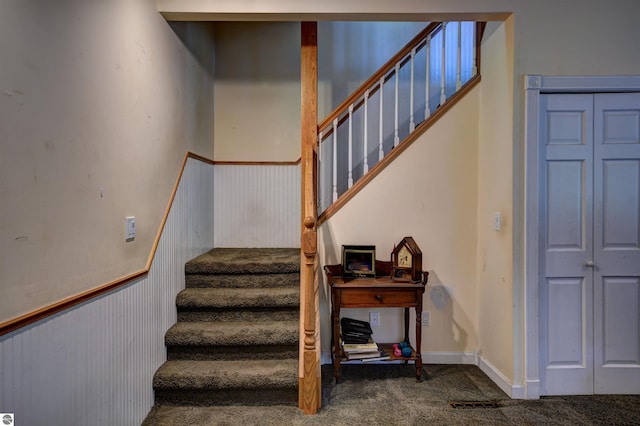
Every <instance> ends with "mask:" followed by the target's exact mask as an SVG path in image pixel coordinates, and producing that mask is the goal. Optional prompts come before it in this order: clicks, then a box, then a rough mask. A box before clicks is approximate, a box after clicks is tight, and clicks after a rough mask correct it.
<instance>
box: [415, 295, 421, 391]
mask: <svg viewBox="0 0 640 426" xmlns="http://www.w3.org/2000/svg"><path fill="white" fill-rule="evenodd" d="M421 352H422V295H420V297H418V303H417V304H416V381H418V382H421V381H422V353H421Z"/></svg>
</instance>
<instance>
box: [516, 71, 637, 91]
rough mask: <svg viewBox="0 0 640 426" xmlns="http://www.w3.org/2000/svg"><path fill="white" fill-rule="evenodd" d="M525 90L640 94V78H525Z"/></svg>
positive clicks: (538, 76)
mask: <svg viewBox="0 0 640 426" xmlns="http://www.w3.org/2000/svg"><path fill="white" fill-rule="evenodd" d="M525 90H539V91H540V92H543V93H559V92H560V93H597V92H640V76H597V77H586V76H540V75H527V76H525Z"/></svg>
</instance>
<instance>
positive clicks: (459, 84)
mask: <svg viewBox="0 0 640 426" xmlns="http://www.w3.org/2000/svg"><path fill="white" fill-rule="evenodd" d="M461 56H462V22H458V62H457V64H456V90H460V88H461V87H462V81H461V80H460V67H461V65H460V61H461Z"/></svg>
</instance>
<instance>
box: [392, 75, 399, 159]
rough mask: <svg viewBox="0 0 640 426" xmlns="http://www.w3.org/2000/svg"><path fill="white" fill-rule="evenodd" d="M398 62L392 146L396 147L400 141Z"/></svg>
mask: <svg viewBox="0 0 640 426" xmlns="http://www.w3.org/2000/svg"><path fill="white" fill-rule="evenodd" d="M399 80H400V62H398V63H397V64H396V98H395V121H394V128H393V146H394V147H396V146H398V144H399V143H400V138H399V137H398V91H399V89H398V85H399V83H400V81H399Z"/></svg>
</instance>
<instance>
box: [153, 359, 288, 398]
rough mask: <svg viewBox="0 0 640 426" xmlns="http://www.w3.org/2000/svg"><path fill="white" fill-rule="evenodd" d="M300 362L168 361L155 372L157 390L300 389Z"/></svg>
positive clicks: (280, 360) (154, 379)
mask: <svg viewBox="0 0 640 426" xmlns="http://www.w3.org/2000/svg"><path fill="white" fill-rule="evenodd" d="M297 387H298V360H297V359H279V360H255V361H246V360H243V361H233V360H228V361H167V362H165V363H164V364H163V365H162V366H161V367H160V368H159V369H158V371H156V374H155V376H154V378H153V388H154V389H157V390H159V389H164V390H175V389H184V390H238V389H251V390H265V389H297Z"/></svg>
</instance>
